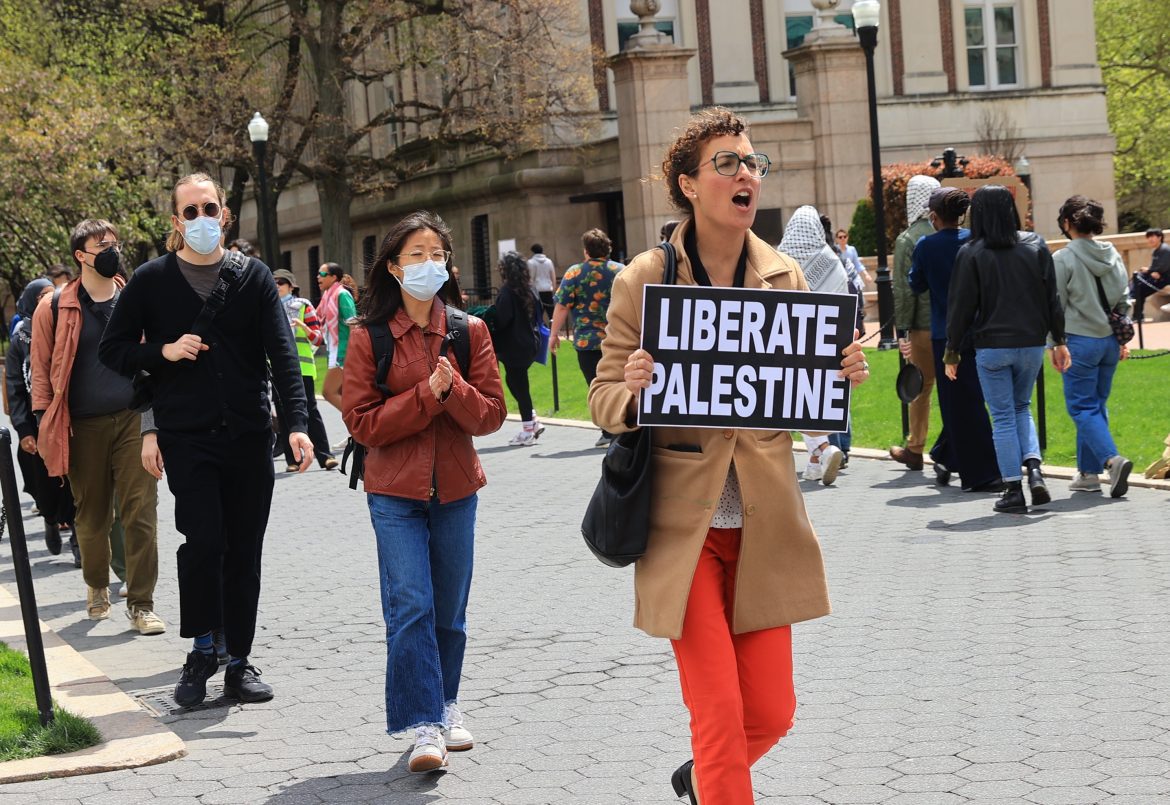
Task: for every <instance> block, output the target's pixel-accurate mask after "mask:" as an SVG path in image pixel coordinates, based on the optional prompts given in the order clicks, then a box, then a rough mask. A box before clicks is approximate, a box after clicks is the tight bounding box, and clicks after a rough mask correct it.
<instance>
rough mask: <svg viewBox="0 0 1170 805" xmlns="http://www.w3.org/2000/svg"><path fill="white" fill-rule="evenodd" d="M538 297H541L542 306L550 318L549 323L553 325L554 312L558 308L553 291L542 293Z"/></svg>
mask: <svg viewBox="0 0 1170 805" xmlns="http://www.w3.org/2000/svg"><path fill="white" fill-rule="evenodd" d="M537 296H539V297H540V306H541V307H543V308H544V315H546V316H548V321H549V323H550V324H551V323H552V317H553V310H554V309H555V308H556V306H557V305H556V302H554V301H553V292H552V291H541V292H540V293H539V294H537Z"/></svg>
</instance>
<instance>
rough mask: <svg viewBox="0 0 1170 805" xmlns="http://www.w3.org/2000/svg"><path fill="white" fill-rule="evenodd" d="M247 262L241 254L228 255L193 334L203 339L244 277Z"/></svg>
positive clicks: (194, 325) (204, 304)
mask: <svg viewBox="0 0 1170 805" xmlns="http://www.w3.org/2000/svg"><path fill="white" fill-rule="evenodd" d="M247 260H248V258H247V257H246V256H245V255H244V254H242V253H241V252H233V251H229V252H228V253H227V259H226V260H224V261H223V266H222V267H221V268H220V269H219V278H218V279H217V280H216V282H215V287H214V288H212V289H211V293H209V294H208V295H207V299H206V301H204V303H203V308H202V309H201V310H200V311H199V315H198V316H196V317H195V321H194V322H193V323H192V324H191V332H192V333H194V334H195V335H198V336H200V337H202V336H203V331H204V330H205V329H207V325H209V324H211V322H212V320H213V319H214V318H215V317H216V316H218V315H219V312H220V311H221V310H223V306H224V304H225V303H226V302H227V297H228V294H229V293H231V291H232V289H233V288H235V287H236V285H238V284H239V282H240V279H241V278H242V277H243V276H244V269H245V268H246V267H247Z"/></svg>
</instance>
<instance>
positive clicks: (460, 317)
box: [341, 305, 471, 489]
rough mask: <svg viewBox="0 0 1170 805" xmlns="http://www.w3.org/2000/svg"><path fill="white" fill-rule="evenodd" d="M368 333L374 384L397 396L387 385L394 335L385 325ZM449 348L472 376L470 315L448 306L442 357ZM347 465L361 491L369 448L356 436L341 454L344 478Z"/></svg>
mask: <svg viewBox="0 0 1170 805" xmlns="http://www.w3.org/2000/svg"><path fill="white" fill-rule="evenodd" d="M366 332H368V333H369V334H370V343H371V344H372V345H373V348H374V367H375V368H374V385H375V386H377V387H378V391H380V392H382V399H386V398H388V397H392V396H394V395H393V393H392V392H391V391H390V387H389V386H387V385H386V379H387V377H389V375H390V367H391V366H392V365H393V364H394V336H392V335H391V334H390V328H389V327H388V326H387V325H386V323H385V322H377V323H370V324H367V325H366ZM449 349H454V350H455V363H457V364H458V365H459V371H460V372H462V374H463V377H464V378H467V377H470V375H469V370H470V369H471V336H470V334H468V333H467V313H465V312H464V311H462V310H460V309H459V308H457V307H451V305H447V334H446V335H445V336H443V343H442V345H441V346H440V347H439V355H441V356H446V355H447V352H448V350H449ZM351 459H352V463H351ZM347 463H351V468H350V471H349V488H350V489H357V485H358V481H360V480H362V478H363V477H365V465H366V446H365V445H364V444H361V443H360V442H358V441H355V440H354V438H353V437H352V436H350V437H349V440H348V441H346V443H345V452H344V453H342V454H341V474H342V475H345V474H346V472H345V467H346V464H347Z"/></svg>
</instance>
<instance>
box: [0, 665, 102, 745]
mask: <svg viewBox="0 0 1170 805" xmlns="http://www.w3.org/2000/svg"><path fill="white" fill-rule="evenodd" d="M53 712H54V718H53V723H52V724H50V725H49V726H48V727H47V728H46V727H42V726H41V721H40V717H39V714H38V712H37V700H36V696H35V694H34V693H33V682H32V672H31V671H30V670H29V665H28V658H27V657H25V656H24V654H22V653H21V652H19V651H15V650H13V649H10V648H9V647H8V646H7V645H5V644H4V643H0V761H5V760H16V759H17V758H29V757H40V756H41V755H58V754H62V753H64V752H73V751H75V750H77V749H85V748H86V747H87V746H93V745H94V744H97V743H100V742H101V740H102V736H101V734H100V733H99V732H98V731H97V728H96V727H95V726H94V725H93V724H90V723H89V722H88V721H86V720H85V719H84V718H79V717H77V716H75V715H73V714H72V713H68V712H66V711H64V710H62V709H61V708H59V707H56V708H54V711H53Z"/></svg>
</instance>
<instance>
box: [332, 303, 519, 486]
mask: <svg viewBox="0 0 1170 805" xmlns="http://www.w3.org/2000/svg"><path fill="white" fill-rule="evenodd" d="M444 310H445V308H444V306H443V304H442V303H441V302H440V301H438V300H437V299H436V300H435V303H434V306H433V307H432V308H431V323H430V325H429V326H428V327H427V329H426V331H425V332H424V331H423V329H422V328H421V327H419V326H418V325H416V324H415V323H414V322H413V321H411V319H410V317H409V316H408V315H407V314H406V311H405V310H404V309H402V308H400V309H399V310H398V313H397V314H396V315H395V317H394V318H393V319H391V320H390V335H391V336H393V338H394V363H393V364H392V365H391V368H390V374H389V376H388V377H387V378H386V385H387V386H389V387H390V391H391V392H392V393H393V396H392V397H389V398H386V399H383V397H382V393H381V392H380V391H378V388H377V387H376V386H375V385H374V371H375V368H376V367H375V365H374V347H373V343H372V341H371V339H370V333H369V331H368V330H366V328H365V327H354V328H353V329H352V330H351V331H350V334H349V350H348V352H346V356H345V382H344V383H342V393H341V411H342V419H344V420H345V426H346V427H347V428H349V432H350V433H351V434H353V438H354V439H355V440H356V441H357V442H359V443H360V444H364V445H366V447H367V448H368V449H369V452H368V453H367V454H366V463H365V473H364V475H365V490H366V492H373V493H375V494H379V495H394V496H395V497H402V498H410V499H412V500H429V499H430V497H431V495H432V494H433V492H434V491H435V490H437V492H438V495H439V500H440V502H442V503H449V502H450V501H452V500H459V499H461V498H465V497H467V496H468V495H470V494H471V493H472V492H475V491H476V490H477V489H479V488H480V487H481V486H483V485H484V484H485V483H487V480H486V479H485V478H484V474H483V467H481V466H480V463H479V456H478V455H476V452H475V446H474V445H473V444H472V442H471V437H472V436H485V435H487V434H489V433H494V432H495V431H497V430H499V428H500V425H502V424H503V423H504V416H505V415H506V414H507V409H506V408H505V406H504V389H503V387H502V386H501V385H500V368H499V364H497V363H496V354H495V351H494V350H493V349H492V339H491V335H490V334H489V333H488V329H487V325H486V324H484V323H483V321H482V320H480V319H477V318H475V317H474V316H468V318H467V322H468V324H467V332H466V333H463V334H461V337H463V338H468V337H470V338H471V356H470V357H471V365H470V367H469V369H468V371H469V374H470V377H468V378H466V379H464V377H463V375H462V370H461V369H460V367H459V361H458V360H456V358H455V351H454V350H451V351H450V352H449V353H448V356H447V359H448V360H449V361H450V362H451V366H452V367H453V368H454V370H455V378H454V380H453V381H452V383H451V391H450V392H449V393H448V395H447V398H446V399H445V400H444V401H443V402H441V403H440V402H439V401H438V400H436V399H435V395H434V393H433V392H432V391H431V387H430V382H429V379H430V376H431V373H432V372H433V371H434V370H435V365H436V364H437V362H438V360H439V345H440V343H441V342H442V340H443V335H444V334H445V333H446V332H447V317H446V315H445V312H444ZM432 486H433V488H432Z"/></svg>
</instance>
